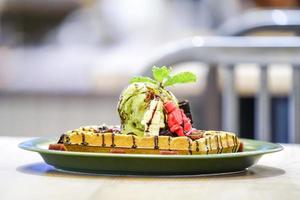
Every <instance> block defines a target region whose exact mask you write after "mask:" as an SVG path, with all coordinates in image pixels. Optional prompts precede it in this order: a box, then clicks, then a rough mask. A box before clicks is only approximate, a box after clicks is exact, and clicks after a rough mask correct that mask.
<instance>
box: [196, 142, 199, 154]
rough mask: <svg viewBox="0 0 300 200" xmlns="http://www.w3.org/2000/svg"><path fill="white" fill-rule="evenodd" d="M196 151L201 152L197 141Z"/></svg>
mask: <svg viewBox="0 0 300 200" xmlns="http://www.w3.org/2000/svg"><path fill="white" fill-rule="evenodd" d="M196 151H197V152H199V141H198V140H196Z"/></svg>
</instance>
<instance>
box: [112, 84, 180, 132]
mask: <svg viewBox="0 0 300 200" xmlns="http://www.w3.org/2000/svg"><path fill="white" fill-rule="evenodd" d="M153 100H155V101H153ZM168 100H170V101H172V102H174V103H175V104H176V105H177V102H178V101H177V99H176V98H175V96H174V95H173V94H172V93H171V92H169V91H167V90H166V89H164V88H161V87H159V86H158V85H155V84H153V83H149V82H144V83H143V82H136V83H132V84H130V85H129V86H128V87H127V88H126V89H124V90H123V92H122V93H121V96H120V99H119V103H118V112H119V115H120V119H121V128H122V133H124V134H127V133H134V134H136V135H138V136H144V133H145V131H146V132H147V133H146V134H150V135H157V130H158V127H157V125H158V126H159V128H161V127H164V126H163V125H162V122H164V121H165V119H166V115H165V113H164V111H163V109H160V108H159V109H157V110H155V112H154V113H153V111H154V110H153V109H154V108H153V106H152V107H151V102H153V103H152V104H153V105H154V104H156V103H158V102H159V101H162V102H163V101H168ZM159 104H160V103H159ZM152 114H153V117H154V118H153V119H154V120H153V121H152V123H154V124H153V125H152V126H151V123H150V124H149V120H150V118H151V117H152ZM147 123H148V124H147ZM145 127H146V130H145ZM147 128H149V130H148V131H147Z"/></svg>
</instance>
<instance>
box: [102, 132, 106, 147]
mask: <svg viewBox="0 0 300 200" xmlns="http://www.w3.org/2000/svg"><path fill="white" fill-rule="evenodd" d="M104 140H105V137H104V133H102V147H105V146H106V144H105V141H104Z"/></svg>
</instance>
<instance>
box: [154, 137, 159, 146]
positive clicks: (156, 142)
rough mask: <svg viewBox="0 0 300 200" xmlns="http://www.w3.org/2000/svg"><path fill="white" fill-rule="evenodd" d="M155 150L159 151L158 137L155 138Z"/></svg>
mask: <svg viewBox="0 0 300 200" xmlns="http://www.w3.org/2000/svg"><path fill="white" fill-rule="evenodd" d="M154 149H159V146H158V136H157V135H155V136H154Z"/></svg>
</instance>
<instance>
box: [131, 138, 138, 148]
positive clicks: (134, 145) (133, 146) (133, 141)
mask: <svg viewBox="0 0 300 200" xmlns="http://www.w3.org/2000/svg"><path fill="white" fill-rule="evenodd" d="M131 148H134V149H135V148H137V146H136V144H135V137H134V136H132V147H131Z"/></svg>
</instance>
